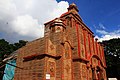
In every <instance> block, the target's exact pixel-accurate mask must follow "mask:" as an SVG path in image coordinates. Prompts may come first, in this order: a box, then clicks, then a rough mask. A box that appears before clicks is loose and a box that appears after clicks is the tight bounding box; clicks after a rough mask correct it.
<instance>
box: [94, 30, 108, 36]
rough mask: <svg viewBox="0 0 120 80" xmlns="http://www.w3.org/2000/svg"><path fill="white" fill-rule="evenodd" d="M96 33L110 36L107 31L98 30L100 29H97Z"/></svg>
mask: <svg viewBox="0 0 120 80" xmlns="http://www.w3.org/2000/svg"><path fill="white" fill-rule="evenodd" d="M96 32H97V33H100V34H104V35H106V34H108V32H107V31H105V30H98V29H97V30H96Z"/></svg>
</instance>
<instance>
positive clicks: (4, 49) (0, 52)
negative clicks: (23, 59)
mask: <svg viewBox="0 0 120 80" xmlns="http://www.w3.org/2000/svg"><path fill="white" fill-rule="evenodd" d="M26 43H27V41H24V40H19V42H18V43H14V44H10V43H9V42H7V41H6V40H5V39H0V80H2V76H3V72H4V68H5V67H2V66H3V64H2V60H3V59H4V58H6V57H7V56H8V55H10V54H11V53H12V52H14V51H16V50H17V49H19V48H21V47H22V46H25V45H26Z"/></svg>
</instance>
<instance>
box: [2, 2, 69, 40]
mask: <svg viewBox="0 0 120 80" xmlns="http://www.w3.org/2000/svg"><path fill="white" fill-rule="evenodd" d="M68 6H69V4H68V2H66V1H61V2H59V3H58V2H57V1H56V0H0V33H2V34H4V35H5V36H1V35H0V36H1V37H2V38H6V39H7V40H10V41H11V39H14V40H15V41H16V40H19V39H26V40H33V39H36V38H39V37H41V36H43V34H44V31H43V30H44V28H43V26H44V25H43V24H44V23H45V22H47V21H49V20H51V19H54V18H55V17H59V16H60V15H61V14H62V13H64V12H66V11H67V8H68ZM10 38H11V39H10ZM14 40H12V41H14Z"/></svg>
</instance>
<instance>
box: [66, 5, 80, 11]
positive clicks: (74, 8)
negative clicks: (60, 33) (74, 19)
mask: <svg viewBox="0 0 120 80" xmlns="http://www.w3.org/2000/svg"><path fill="white" fill-rule="evenodd" d="M68 12H75V13H78V12H79V10H78V8H77V6H76V5H75V4H74V3H72V4H70V6H69V7H68Z"/></svg>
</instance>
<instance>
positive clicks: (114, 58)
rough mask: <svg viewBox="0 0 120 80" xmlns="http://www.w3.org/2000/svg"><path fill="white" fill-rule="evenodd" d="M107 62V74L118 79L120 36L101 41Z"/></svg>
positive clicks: (119, 73)
mask: <svg viewBox="0 0 120 80" xmlns="http://www.w3.org/2000/svg"><path fill="white" fill-rule="evenodd" d="M102 43H103V44H104V48H105V57H106V63H107V69H106V70H107V76H108V77H116V78H118V80H120V38H117V39H111V40H108V41H103V42H102Z"/></svg>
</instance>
